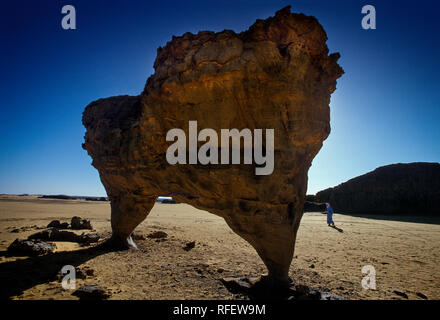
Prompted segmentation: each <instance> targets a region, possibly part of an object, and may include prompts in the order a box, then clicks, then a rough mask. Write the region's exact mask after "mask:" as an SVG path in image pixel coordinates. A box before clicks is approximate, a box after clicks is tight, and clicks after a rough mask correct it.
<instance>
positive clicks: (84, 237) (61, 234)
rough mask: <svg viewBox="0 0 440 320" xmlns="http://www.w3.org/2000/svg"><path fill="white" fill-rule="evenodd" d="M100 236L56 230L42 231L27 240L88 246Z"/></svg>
mask: <svg viewBox="0 0 440 320" xmlns="http://www.w3.org/2000/svg"><path fill="white" fill-rule="evenodd" d="M99 238H100V236H99V235H98V234H97V233H89V234H84V233H83V234H81V235H78V234H76V233H75V232H72V231H65V230H59V229H57V228H52V229H47V230H43V231H40V232H37V233H34V234H33V235H30V236H29V237H28V240H32V239H36V240H43V241H66V242H77V243H80V244H90V243H94V242H98V240H99Z"/></svg>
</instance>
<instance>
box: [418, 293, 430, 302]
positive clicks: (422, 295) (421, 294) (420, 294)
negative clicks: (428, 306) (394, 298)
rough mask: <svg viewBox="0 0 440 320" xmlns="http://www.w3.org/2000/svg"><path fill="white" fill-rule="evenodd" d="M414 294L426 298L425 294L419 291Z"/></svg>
mask: <svg viewBox="0 0 440 320" xmlns="http://www.w3.org/2000/svg"><path fill="white" fill-rule="evenodd" d="M416 295H417V296H418V297H420V298H422V299H425V300H428V297H427V296H425V295H424V294H423V293H421V292H417V293H416Z"/></svg>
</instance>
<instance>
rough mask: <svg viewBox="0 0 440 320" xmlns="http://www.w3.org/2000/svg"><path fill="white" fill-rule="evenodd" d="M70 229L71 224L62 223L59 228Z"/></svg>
mask: <svg viewBox="0 0 440 320" xmlns="http://www.w3.org/2000/svg"><path fill="white" fill-rule="evenodd" d="M68 228H69V223H68V222H62V223H60V225H59V226H58V229H68Z"/></svg>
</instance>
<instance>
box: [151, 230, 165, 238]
mask: <svg viewBox="0 0 440 320" xmlns="http://www.w3.org/2000/svg"><path fill="white" fill-rule="evenodd" d="M147 237H148V238H151V239H163V238H166V237H168V234H167V233H166V232H163V231H154V232H152V233H150V234H149V235H148V236H147Z"/></svg>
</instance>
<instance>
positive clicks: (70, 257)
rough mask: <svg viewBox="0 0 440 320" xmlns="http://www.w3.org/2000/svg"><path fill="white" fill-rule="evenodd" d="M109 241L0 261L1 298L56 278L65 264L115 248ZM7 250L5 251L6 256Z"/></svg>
mask: <svg viewBox="0 0 440 320" xmlns="http://www.w3.org/2000/svg"><path fill="white" fill-rule="evenodd" d="M111 251H114V250H111V249H110V246H108V245H107V243H102V244H99V245H97V246H94V247H90V248H87V249H82V250H76V251H69V252H59V253H53V254H47V255H44V256H38V257H29V258H25V259H22V260H16V261H11V262H4V263H1V264H0V283H1V286H0V299H3V300H4V299H10V298H11V297H13V296H16V295H20V294H21V293H23V291H24V290H27V289H29V288H32V287H34V286H36V285H39V284H42V283H47V282H50V281H54V280H55V279H56V278H57V275H58V273H59V272H60V270H61V268H62V267H63V266H65V265H72V266H74V267H77V266H79V265H81V264H83V263H85V262H86V261H88V260H91V259H93V258H95V257H97V256H99V255H102V254H105V253H108V252H111ZM5 253H6V252H2V255H3V256H5V255H6V254H5Z"/></svg>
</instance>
